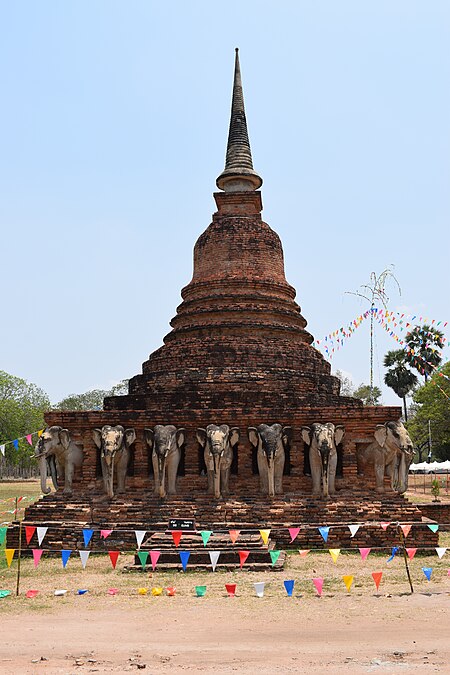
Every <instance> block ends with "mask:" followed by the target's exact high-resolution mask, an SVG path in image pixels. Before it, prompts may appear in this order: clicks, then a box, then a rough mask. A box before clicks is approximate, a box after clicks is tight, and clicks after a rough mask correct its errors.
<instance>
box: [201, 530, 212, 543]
mask: <svg viewBox="0 0 450 675" xmlns="http://www.w3.org/2000/svg"><path fill="white" fill-rule="evenodd" d="M211 535H212V530H202V531H201V532H200V536H201V538H202V541H203V546H206V544H207V543H208V541H209V538H210V536H211Z"/></svg>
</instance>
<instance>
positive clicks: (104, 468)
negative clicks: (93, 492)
mask: <svg viewBox="0 0 450 675" xmlns="http://www.w3.org/2000/svg"><path fill="white" fill-rule="evenodd" d="M101 464H102V478H103V489H104V492H105V494H108V465H107V463H106V462H105V460H104V458H103V457H102V459H101Z"/></svg>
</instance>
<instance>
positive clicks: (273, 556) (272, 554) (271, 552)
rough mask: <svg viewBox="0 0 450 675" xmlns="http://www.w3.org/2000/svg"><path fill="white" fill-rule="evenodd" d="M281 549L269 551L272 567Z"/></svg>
mask: <svg viewBox="0 0 450 675" xmlns="http://www.w3.org/2000/svg"><path fill="white" fill-rule="evenodd" d="M280 553H281V551H269V555H270V559H271V561H272V567H274V565H276V563H277V560H278V558H279V557H280Z"/></svg>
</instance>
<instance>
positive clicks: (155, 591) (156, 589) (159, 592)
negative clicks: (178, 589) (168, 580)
mask: <svg viewBox="0 0 450 675" xmlns="http://www.w3.org/2000/svg"><path fill="white" fill-rule="evenodd" d="M163 590H164V589H163V588H161V586H154V587H153V588H152V595H154V596H155V597H158V595H162V593H163Z"/></svg>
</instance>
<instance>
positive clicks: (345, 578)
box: [342, 574, 353, 593]
mask: <svg viewBox="0 0 450 675" xmlns="http://www.w3.org/2000/svg"><path fill="white" fill-rule="evenodd" d="M342 580H343V582H344V584H345V587H346V589H347V591H348V592H349V593H350V589H351V587H352V584H353V576H352V575H351V574H344V576H343V577H342Z"/></svg>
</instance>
